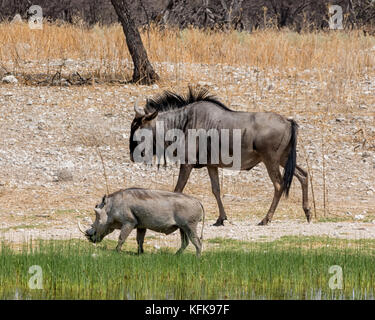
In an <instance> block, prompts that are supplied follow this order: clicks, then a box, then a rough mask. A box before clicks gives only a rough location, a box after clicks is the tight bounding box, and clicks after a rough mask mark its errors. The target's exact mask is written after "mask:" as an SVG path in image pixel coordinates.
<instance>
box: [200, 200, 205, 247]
mask: <svg viewBox="0 0 375 320" xmlns="http://www.w3.org/2000/svg"><path fill="white" fill-rule="evenodd" d="M199 204H200V205H201V207H202V211H203V220H202V230H201V240H203V229H204V220H205V218H206V213H205V211H204V208H203V205H202V203H201V202H199Z"/></svg>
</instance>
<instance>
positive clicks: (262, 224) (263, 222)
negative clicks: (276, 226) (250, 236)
mask: <svg viewBox="0 0 375 320" xmlns="http://www.w3.org/2000/svg"><path fill="white" fill-rule="evenodd" d="M268 222H269V221H268V220H267V219H263V220H262V221H261V222H259V223H258V226H266V225H267V224H268Z"/></svg>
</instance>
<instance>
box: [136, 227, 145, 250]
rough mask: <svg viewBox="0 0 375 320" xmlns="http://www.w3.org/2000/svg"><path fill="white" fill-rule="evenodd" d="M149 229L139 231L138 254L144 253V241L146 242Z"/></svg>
mask: <svg viewBox="0 0 375 320" xmlns="http://www.w3.org/2000/svg"><path fill="white" fill-rule="evenodd" d="M146 230H147V229H137V243H138V254H141V253H143V252H144V251H143V241H144V240H145V235H146Z"/></svg>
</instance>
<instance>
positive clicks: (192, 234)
mask: <svg viewBox="0 0 375 320" xmlns="http://www.w3.org/2000/svg"><path fill="white" fill-rule="evenodd" d="M182 229H183V231H184V232H185V233H186V234H187V236H188V237H189V239H190V241H191V243H192V244H193V245H194V247H195V249H196V253H197V257H199V256H200V255H201V252H202V243H201V240H200V239H199V236H198V233H197V225H196V224H195V225H194V226H192V225H189V226H186V227H183V228H182Z"/></svg>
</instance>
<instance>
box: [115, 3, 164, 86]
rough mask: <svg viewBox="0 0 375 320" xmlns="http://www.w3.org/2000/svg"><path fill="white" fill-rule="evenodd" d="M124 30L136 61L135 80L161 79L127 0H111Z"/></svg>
mask: <svg viewBox="0 0 375 320" xmlns="http://www.w3.org/2000/svg"><path fill="white" fill-rule="evenodd" d="M111 2H112V5H113V7H114V8H115V11H116V13H117V16H118V17H119V20H120V22H121V24H122V29H123V30H124V34H125V38H126V44H127V46H128V49H129V52H130V55H131V57H132V59H133V63H134V71H133V80H132V81H133V82H135V83H139V84H152V83H154V82H155V81H157V80H159V76H158V74H157V73H156V72H155V71H154V69H153V68H152V65H151V63H150V62H149V61H148V57H147V52H146V49H145V47H144V46H143V43H142V39H141V36H140V34H139V31H138V29H137V27H136V25H135V22H134V20H133V18H132V17H131V15H130V12H129V6H128V4H127V3H126V0H111Z"/></svg>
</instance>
